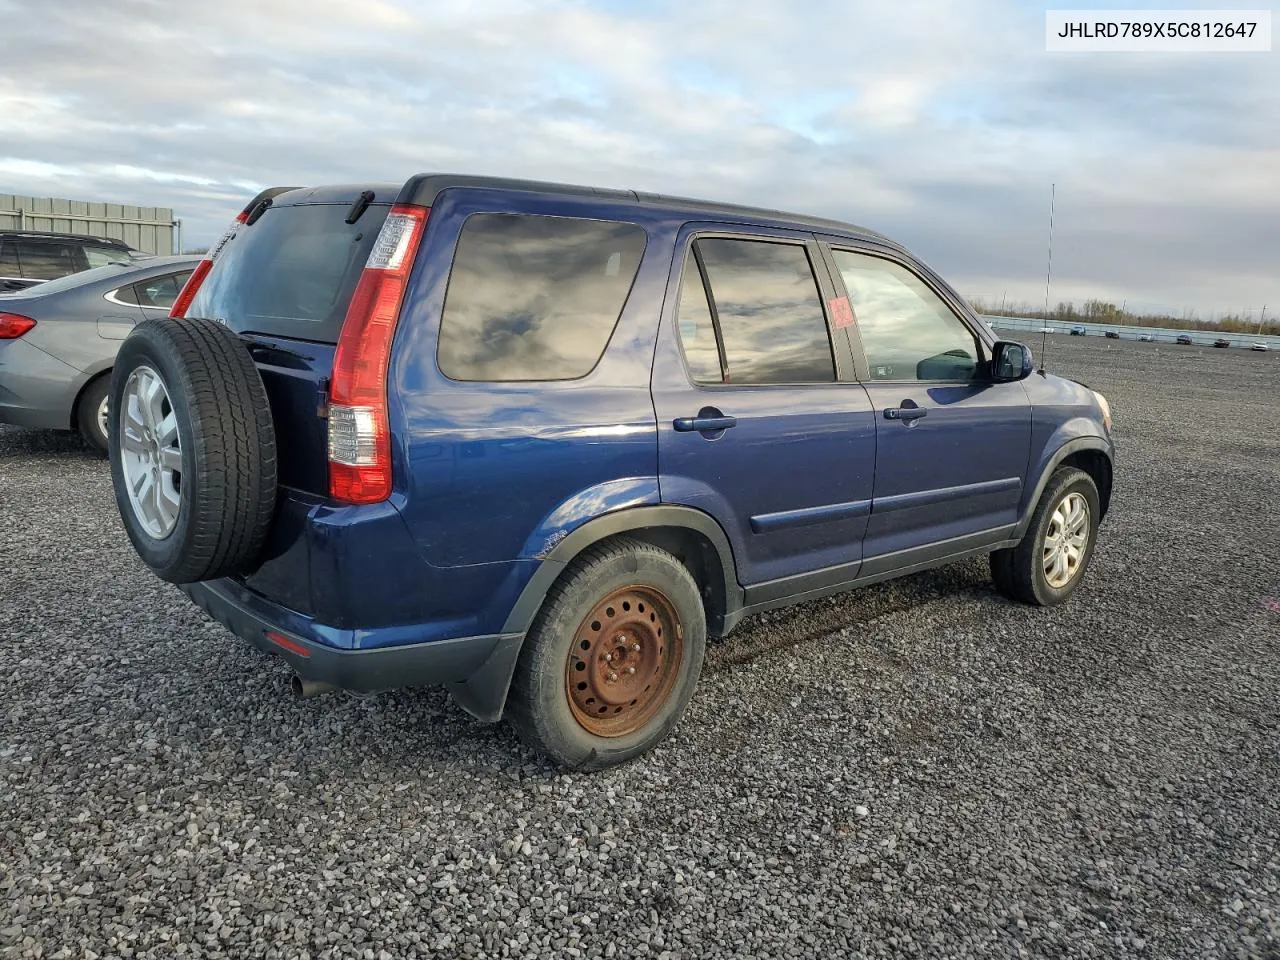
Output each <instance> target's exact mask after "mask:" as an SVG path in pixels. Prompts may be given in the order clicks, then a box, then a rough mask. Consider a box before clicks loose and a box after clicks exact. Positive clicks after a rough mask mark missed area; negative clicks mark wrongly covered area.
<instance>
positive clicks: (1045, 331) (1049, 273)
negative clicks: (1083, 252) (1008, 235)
mask: <svg viewBox="0 0 1280 960" xmlns="http://www.w3.org/2000/svg"><path fill="white" fill-rule="evenodd" d="M1057 194H1058V185H1057V184H1056V183H1054V184H1051V185H1050V186H1049V266H1048V268H1047V269H1046V270H1045V273H1044V323H1043V324H1042V325H1041V327H1040V374H1041V375H1042V376H1043V375H1044V359H1045V357H1044V355H1045V350H1046V349H1047V348H1048V345H1049V280H1050V278H1052V277H1053V204H1054V200H1056V199H1057Z"/></svg>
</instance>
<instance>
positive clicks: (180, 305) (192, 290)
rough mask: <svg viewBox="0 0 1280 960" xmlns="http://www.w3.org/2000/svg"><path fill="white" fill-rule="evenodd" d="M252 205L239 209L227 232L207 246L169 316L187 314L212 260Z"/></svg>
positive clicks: (233, 234) (175, 316)
mask: <svg viewBox="0 0 1280 960" xmlns="http://www.w3.org/2000/svg"><path fill="white" fill-rule="evenodd" d="M252 206H253V204H250V205H249V206H248V207H245V208H244V209H243V210H241V211H240V215H239V216H238V217H236V218H235V220H234V221H232V223H231V226H230V227H228V228H227V232H226V233H224V234H223V235H222V236H221V237H220V238H219V239H218V242H217V243H215V244H214V245H213V246H212V247H210V248H209V252H208V253H206V254H205V255H204V259H203V260H201V261H200V262H199V263H197V264H196V268H195V269H194V270H192V271H191V276H189V277H187V282H186V283H185V284H183V286H182V289H181V290H180V291H179V292H178V299H177V300H175V301H173V306H172V307H170V308H169V316H170V318H172V319H174V320H181V319H182V318H183V317H185V316H186V315H187V310H188V308H190V306H191V301H192V300H194V299H195V298H196V294H197V293H199V292H200V284H202V283H204V278H205V277H207V276H208V275H209V271H210V270H212V269H213V261H215V260H217V259H218V254H220V253H221V252H222V248H223V247H225V246H226V245H227V243H228V241H230V239H231V238H232V237H234V236H235V234H236V230H237V228H239V227H240V225H241V224H243V223H244V222H245V221H246V220H248V219H249V210H250V209H251V208H252Z"/></svg>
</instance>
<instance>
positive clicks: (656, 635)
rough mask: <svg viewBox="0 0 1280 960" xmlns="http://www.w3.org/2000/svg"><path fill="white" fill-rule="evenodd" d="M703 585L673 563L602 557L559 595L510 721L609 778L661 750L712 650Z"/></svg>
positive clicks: (541, 745)
mask: <svg viewBox="0 0 1280 960" xmlns="http://www.w3.org/2000/svg"><path fill="white" fill-rule="evenodd" d="M706 637H707V623H706V613H705V611H704V610H703V607H702V601H701V599H700V598H699V593H698V585H697V583H695V582H694V579H693V577H692V576H691V575H690V573H689V571H688V570H687V569H686V568H685V566H684V565H683V564H682V563H681V562H680V561H679V560H677V559H676V558H675V557H674V556H672V555H671V554H670V553H667V552H666V551H665V550H660V549H658V548H657V547H654V546H652V545H650V544H647V543H643V542H641V541H638V540H632V539H629V538H623V539H618V540H614V541H611V542H610V543H608V544H605V545H601V546H597V547H592V548H590V549H589V550H587V551H586V552H585V553H584V554H583V555H582V556H581V557H579V558H578V559H577V560H575V561H574V563H573V565H572V566H571V567H570V568H569V570H567V571H566V573H565V575H564V577H563V578H562V579H561V580H560V581H559V582H558V583H557V584H556V586H555V587H554V588H553V589H552V591H551V592H550V594H548V596H547V599H546V602H545V603H544V605H543V608H542V611H541V612H540V613H539V615H538V618H537V620H536V621H535V622H534V626H533V629H532V630H530V632H529V636H528V637H527V638H526V639H525V643H524V647H523V649H522V650H521V652H520V659H519V662H518V663H517V665H516V672H515V676H514V678H513V679H512V685H511V694H510V697H509V699H508V702H507V716H508V717H509V719H510V720H511V722H512V725H513V726H514V727H515V729H516V732H517V733H518V734H519V735H520V737H521V739H523V740H524V741H525V742H526V743H529V744H530V745H531V746H533V747H535V748H537V749H538V750H540V751H541V752H543V753H545V754H546V755H548V756H549V757H551V758H552V759H553V760H555V761H556V762H558V763H560V764H561V765H563V766H566V767H570V768H573V769H579V770H598V769H602V768H604V767H610V766H614V765H615V764H619V763H623V762H625V761H627V760H630V759H632V758H633V757H636V756H639V755H640V754H642V753H645V752H646V751H648V750H650V749H652V748H653V747H654V746H656V745H657V744H658V743H660V742H661V741H662V740H664V739H665V738H666V737H667V735H668V734H669V733H670V732H671V730H672V728H673V727H674V726H675V725H676V723H677V722H678V721H679V720H680V717H681V716H682V715H683V713H684V710H685V707H686V706H687V705H688V703H689V699H690V698H691V697H692V696H693V690H694V687H695V686H697V683H698V675H699V674H700V673H701V671H702V657H703V652H704V650H705V647H706Z"/></svg>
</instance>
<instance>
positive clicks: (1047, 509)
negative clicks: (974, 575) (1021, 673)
mask: <svg viewBox="0 0 1280 960" xmlns="http://www.w3.org/2000/svg"><path fill="white" fill-rule="evenodd" d="M1101 516H1102V511H1101V508H1100V500H1099V497H1098V487H1097V485H1096V484H1095V483H1094V482H1093V478H1092V477H1091V476H1089V474H1087V473H1085V472H1084V471H1083V470H1078V469H1076V468H1075V467H1062V468H1060V469H1058V470H1057V471H1056V472H1055V473H1054V474H1053V476H1052V477H1050V478H1049V483H1048V485H1047V486H1046V487H1045V490H1044V494H1043V495H1042V496H1041V497H1040V502H1039V504H1037V506H1036V511H1035V513H1034V514H1032V517H1031V523H1030V525H1029V526H1028V527H1027V532H1026V535H1025V536H1024V537H1023V538H1022V541H1021V542H1020V543H1019V544H1018V545H1017V546H1016V547H1010V548H1008V549H1006V550H997V551H995V552H994V553H992V554H991V578H992V580H994V581H995V585H996V589H997V590H999V591H1000V592H1001V593H1003V594H1004V595H1005V596H1007V597H1009V598H1010V599H1011V600H1019V601H1021V602H1022V603H1029V604H1032V605H1033V606H1038V607H1051V606H1055V605H1056V604H1059V603H1062V602H1063V601H1064V600H1066V599H1067V598H1068V597H1070V596H1071V595H1072V594H1073V593H1075V592H1076V590H1077V589H1078V588H1079V586H1080V581H1081V580H1082V579H1083V578H1084V572H1085V570H1086V569H1087V568H1088V566H1089V561H1090V560H1091V559H1093V548H1094V546H1095V544H1096V543H1097V539H1098V521H1099V520H1100V519H1101Z"/></svg>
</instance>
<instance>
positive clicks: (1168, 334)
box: [982, 314, 1280, 350]
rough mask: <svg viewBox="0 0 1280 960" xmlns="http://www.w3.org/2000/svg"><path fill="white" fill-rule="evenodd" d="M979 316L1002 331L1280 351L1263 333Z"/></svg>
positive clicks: (1273, 338)
mask: <svg viewBox="0 0 1280 960" xmlns="http://www.w3.org/2000/svg"><path fill="white" fill-rule="evenodd" d="M982 319H983V320H986V321H987V322H988V323H990V324H991V325H992V326H996V327H1002V328H1004V329H1005V330H1030V331H1033V332H1034V333H1037V334H1038V333H1040V331H1041V330H1043V329H1044V328H1046V327H1048V328H1049V331H1050V332H1051V333H1053V334H1061V335H1068V334H1070V333H1071V328H1072V327H1084V329H1085V335H1086V336H1090V337H1102V336H1106V334H1107V331H1109V330H1112V331H1115V332H1116V333H1118V334H1119V335H1120V339H1122V340H1138V339H1140V338H1141V337H1144V336H1148V337H1151V338H1152V339H1153V340H1154V341H1155V342H1157V343H1174V342H1176V341H1177V339H1178V337H1181V336H1189V337H1190V338H1191V342H1192V343H1197V344H1200V345H1201V346H1208V347H1211V346H1213V341H1215V340H1226V341H1228V342H1230V344H1231V346H1233V347H1246V348H1247V347H1249V346H1251V345H1252V344H1255V343H1265V344H1266V345H1267V348H1268V349H1269V350H1280V337H1276V336H1269V335H1266V334H1259V335H1256V336H1254V335H1251V334H1247V333H1225V332H1224V333H1219V332H1218V331H1216V330H1184V329H1179V328H1175V327H1139V326H1133V325H1131V324H1123V323H1122V324H1106V323H1086V322H1084V321H1080V320H1077V321H1073V322H1071V323H1066V322H1064V321H1062V320H1037V319H1035V318H1034V317H997V316H992V315H990V314H984V315H983V317H982Z"/></svg>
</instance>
